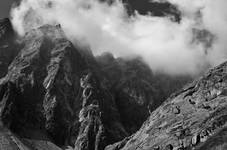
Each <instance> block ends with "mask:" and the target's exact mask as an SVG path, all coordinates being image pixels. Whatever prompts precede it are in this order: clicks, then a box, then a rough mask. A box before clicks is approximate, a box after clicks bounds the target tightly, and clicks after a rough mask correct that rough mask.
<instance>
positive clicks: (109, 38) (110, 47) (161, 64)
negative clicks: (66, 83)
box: [11, 0, 227, 74]
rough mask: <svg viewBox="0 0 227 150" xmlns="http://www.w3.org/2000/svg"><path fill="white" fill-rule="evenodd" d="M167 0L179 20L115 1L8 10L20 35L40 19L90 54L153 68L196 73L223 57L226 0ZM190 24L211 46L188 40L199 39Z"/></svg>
mask: <svg viewBox="0 0 227 150" xmlns="http://www.w3.org/2000/svg"><path fill="white" fill-rule="evenodd" d="M156 1H157V0H156ZM168 1H169V2H170V3H172V4H174V5H176V6H177V7H178V8H179V9H180V11H181V12H182V20H181V22H180V23H177V22H173V21H171V19H170V18H168V17H154V16H148V15H147V16H143V15H139V14H137V15H135V16H133V17H129V16H127V14H126V10H125V8H124V6H123V4H122V3H121V2H119V1H117V2H116V3H114V4H113V5H111V6H109V5H108V4H106V3H100V2H98V1H96V0H86V1H84V0H64V1H63V0H23V1H22V3H21V5H20V6H18V7H16V8H14V9H13V10H12V13H11V14H12V22H13V24H14V28H15V29H16V30H17V31H18V33H19V34H21V35H23V34H24V33H25V32H27V31H28V30H30V29H31V28H34V27H37V26H40V25H43V24H61V26H62V28H63V30H64V31H65V33H66V35H67V36H68V37H69V38H70V39H71V41H72V42H76V41H80V43H83V44H89V45H90V47H91V49H92V50H93V52H94V54H100V53H102V52H105V51H109V52H112V53H113V54H114V55H115V56H123V57H131V56H134V55H139V56H141V57H142V58H143V59H144V60H145V62H147V63H148V64H149V66H150V67H151V68H152V69H153V70H155V71H160V70H161V71H164V72H166V73H169V74H196V73H199V72H200V71H201V70H202V69H204V67H205V66H207V64H210V65H216V64H218V63H220V62H222V61H224V60H225V59H226V57H227V51H226V50H225V48H226V46H227V44H226V43H227V42H225V41H226V35H227V31H226V29H227V28H225V27H226V25H227V22H226V20H227V13H226V5H227V1H226V0H216V1H214V0H168ZM198 14H200V15H198ZM193 29H199V30H202V29H205V30H207V31H209V33H211V34H209V35H213V36H214V37H215V40H213V45H212V47H209V48H207V47H204V45H203V44H202V43H201V42H193V41H195V40H198V39H195V35H194V34H195V33H194V32H193ZM198 41H202V40H198ZM206 50H207V51H208V53H205V51H206Z"/></svg>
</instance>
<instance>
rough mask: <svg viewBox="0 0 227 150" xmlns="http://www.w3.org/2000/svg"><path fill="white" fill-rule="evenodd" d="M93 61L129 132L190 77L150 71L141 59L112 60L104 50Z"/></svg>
mask: <svg viewBox="0 0 227 150" xmlns="http://www.w3.org/2000/svg"><path fill="white" fill-rule="evenodd" d="M96 60H97V62H98V64H99V66H100V68H101V70H100V72H102V73H103V75H105V77H106V80H104V81H103V80H102V84H103V85H104V86H106V87H107V88H109V89H110V91H111V92H112V93H113V94H112V95H114V97H115V101H116V105H117V108H118V110H119V113H120V117H121V122H122V123H123V125H124V127H125V129H126V130H127V132H128V133H130V134H132V133H135V132H136V131H137V130H138V129H139V128H140V127H141V125H142V124H143V123H144V121H145V120H146V119H147V118H148V117H149V114H150V113H151V112H152V111H153V110H155V109H156V108H157V107H158V106H160V105H161V104H162V102H163V101H164V100H165V99H166V98H167V97H168V96H169V95H170V94H171V93H172V92H174V91H176V90H178V89H180V88H182V86H183V85H184V84H186V83H187V82H188V81H190V80H191V78H189V77H187V76H182V77H177V78H174V77H170V76H167V75H163V74H158V75H157V74H154V73H153V72H152V70H151V69H150V68H149V66H147V65H146V64H145V63H144V62H143V61H142V59H141V58H135V59H131V60H124V59H122V58H117V59H115V58H114V57H113V55H112V54H110V53H104V54H102V55H101V56H99V57H97V58H96ZM106 82H107V83H106Z"/></svg>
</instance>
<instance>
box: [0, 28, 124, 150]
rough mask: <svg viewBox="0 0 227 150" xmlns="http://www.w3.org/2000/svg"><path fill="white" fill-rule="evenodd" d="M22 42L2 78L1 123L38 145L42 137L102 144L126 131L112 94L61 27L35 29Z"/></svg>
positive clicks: (99, 146) (62, 142)
mask: <svg viewBox="0 0 227 150" xmlns="http://www.w3.org/2000/svg"><path fill="white" fill-rule="evenodd" d="M21 43H22V44H21V45H22V49H20V51H19V53H18V54H17V55H16V56H15V57H14V58H13V60H12V63H11V64H10V65H9V67H8V72H7V74H6V75H5V77H4V78H2V79H1V81H0V99H1V101H0V103H1V105H0V106H1V112H0V115H1V126H2V128H7V129H9V130H10V131H12V132H13V133H14V134H15V135H17V136H18V137H20V138H19V139H21V140H22V141H25V143H29V144H27V145H32V147H35V148H37V149H43V148H41V147H46V146H45V145H43V144H42V141H49V142H50V143H55V144H56V145H58V146H59V147H64V146H73V147H77V148H78V149H81V150H82V149H103V148H104V146H105V145H106V144H109V143H111V142H114V141H118V140H120V139H122V138H123V137H125V136H127V133H126V131H125V130H124V128H123V127H122V124H121V123H120V122H119V121H118V118H119V117H118V116H119V114H118V112H117V110H116V109H115V107H114V105H115V104H114V101H113V99H112V96H111V95H110V94H109V93H108V91H106V90H105V89H102V88H101V87H100V85H99V81H98V79H97V78H96V77H95V75H94V74H93V73H92V71H90V69H89V67H88V65H87V63H86V61H85V59H83V57H82V55H81V54H80V53H79V51H78V50H77V48H76V47H74V46H73V45H72V43H71V42H70V41H68V40H67V38H66V37H65V35H64V33H63V31H62V30H61V28H60V26H49V25H46V26H42V27H40V28H38V29H34V30H31V31H30V32H29V33H27V34H26V35H25V37H23V38H22V39H21ZM5 53H7V52H5ZM5 53H4V54H5ZM22 143H23V142H22ZM44 144H45V142H44ZM2 145H4V144H2ZM40 145H41V146H40ZM52 149H55V148H52Z"/></svg>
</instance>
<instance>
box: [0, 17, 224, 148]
mask: <svg viewBox="0 0 227 150" xmlns="http://www.w3.org/2000/svg"><path fill="white" fill-rule="evenodd" d="M0 33H1V34H0V69H1V70H0V77H1V79H0V136H1V138H2V139H3V140H2V141H0V148H3V149H12V150H14V149H15V150H17V149H21V150H61V149H64V150H65V149H75V150H104V149H106V150H120V149H122V150H126V149H127V150H128V149H130V150H134V149H140V150H142V149H145V150H146V149H147V150H150V149H156V150H158V149H159V150H162V149H170V150H171V149H177V148H178V149H192V148H197V149H208V148H209V147H210V148H212V145H211V146H209V147H208V148H207V146H206V145H207V143H208V145H209V143H212V141H215V140H217V136H218V137H225V134H224V133H226V128H225V126H226V105H227V102H226V89H225V87H226V84H227V81H226V79H227V78H226V76H227V75H226V74H227V71H226V70H227V69H226V68H227V63H224V64H222V65H220V66H218V67H216V68H214V69H212V70H211V71H210V72H209V73H208V74H206V75H205V76H204V77H203V78H201V79H200V80H198V81H195V82H193V83H192V84H190V85H189V86H186V87H185V88H183V89H182V90H181V91H180V92H178V93H177V94H174V95H173V96H171V97H170V98H169V99H167V100H166V101H165V99H166V98H167V97H168V96H169V95H170V94H171V93H172V92H173V91H176V90H177V89H179V88H180V87H182V85H184V84H186V83H187V82H188V81H190V80H191V78H190V77H185V76H184V77H170V76H168V75H165V74H153V72H152V70H151V69H150V68H149V67H148V66H147V65H146V64H145V63H144V62H143V60H141V59H139V58H135V59H130V60H125V59H123V58H115V57H114V56H113V55H112V54H110V53H106V54H103V55H101V56H98V57H94V56H93V54H92V51H91V50H90V49H89V48H85V47H80V46H78V45H75V44H73V43H72V42H71V41H69V40H68V39H67V37H66V36H65V34H64V32H63V30H62V29H61V27H60V25H57V26H52V25H44V26H41V27H38V28H35V29H32V30H30V31H28V32H27V33H26V34H25V35H24V36H23V37H20V42H19V43H18V42H17V37H16V34H15V32H14V31H13V28H12V26H11V23H10V21H9V19H4V20H1V21H0ZM77 44H79V43H77ZM164 101H165V102H164ZM163 102H164V103H163ZM162 103H163V104H162ZM161 104H162V105H161ZM160 105H161V106H160ZM159 106H160V107H159ZM156 108H157V109H156ZM149 116H150V117H149ZM147 118H148V120H147ZM146 120H147V121H146ZM144 121H146V122H145V123H144ZM143 123H144V124H143ZM142 124H143V125H142ZM141 126H142V127H141ZM140 128H141V129H140ZM139 129H140V130H139ZM138 130H139V131H138ZM136 131H138V132H137V133H135V132H136ZM222 131H223V133H222ZM133 133H135V134H133ZM223 134H224V136H223ZM121 140H123V141H121ZM118 141H120V142H118ZM222 141H225V140H222ZM115 142H118V143H116V144H114V143H115ZM108 145H109V146H108ZM214 145H215V144H214ZM217 145H218V144H216V146H217Z"/></svg>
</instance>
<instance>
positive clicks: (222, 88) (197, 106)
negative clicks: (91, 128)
mask: <svg viewBox="0 0 227 150" xmlns="http://www.w3.org/2000/svg"><path fill="white" fill-rule="evenodd" d="M226 77H227V63H223V64H221V65H220V66H218V67H215V68H214V69H211V70H210V71H209V72H208V73H206V74H205V75H204V76H203V77H201V78H200V79H198V80H196V81H194V82H193V83H191V84H189V85H187V86H185V87H184V88H183V89H182V90H181V91H179V92H178V93H175V94H173V95H172V96H170V97H169V98H168V99H167V100H166V101H165V102H164V103H163V104H162V105H161V106H160V107H159V108H157V109H156V110H155V111H153V112H152V113H151V115H150V117H149V119H148V120H147V121H146V122H145V123H144V124H143V125H142V127H141V128H140V130H139V131H138V132H136V133H135V134H134V135H133V136H132V137H129V138H126V139H125V140H123V141H121V142H119V143H116V144H113V145H110V146H108V147H107V148H106V150H136V149H140V150H191V149H195V150H225V149H226V145H227V134H226V133H227V132H226V129H227V128H226V127H227V126H226V125H227V109H226V108H227V93H226V85H227V78H226Z"/></svg>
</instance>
